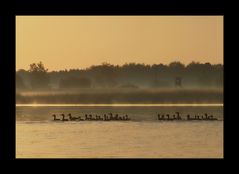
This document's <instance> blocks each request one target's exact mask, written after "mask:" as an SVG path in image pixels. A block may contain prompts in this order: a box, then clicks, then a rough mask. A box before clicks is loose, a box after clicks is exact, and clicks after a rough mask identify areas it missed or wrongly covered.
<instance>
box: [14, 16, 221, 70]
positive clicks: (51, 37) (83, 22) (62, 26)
mask: <svg viewBox="0 0 239 174" xmlns="http://www.w3.org/2000/svg"><path fill="white" fill-rule="evenodd" d="M39 61H42V62H43V63H44V64H45V66H46V67H47V68H48V69H49V71H52V70H60V69H70V68H86V67H90V66H91V65H98V64H101V63H102V62H108V63H111V64H119V65H122V64H124V63H129V62H136V63H145V64H154V63H156V64H158V63H164V64H168V63H170V62H171V61H181V62H182V63H185V64H188V63H190V62H191V61H199V62H203V63H204V62H210V63H213V64H214V63H223V17H222V16H17V17H16V69H17V70H18V69H28V68H29V64H31V63H34V62H39Z"/></svg>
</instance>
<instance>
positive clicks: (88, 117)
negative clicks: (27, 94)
mask: <svg viewBox="0 0 239 174" xmlns="http://www.w3.org/2000/svg"><path fill="white" fill-rule="evenodd" d="M67 116H68V118H66V116H65V114H61V119H60V118H57V116H56V115H55V114H53V115H52V117H53V121H129V120H131V119H130V118H129V117H128V115H127V114H126V115H125V116H119V115H118V114H115V115H114V116H113V114H112V113H109V114H104V116H103V117H101V116H100V115H95V117H93V116H92V115H91V114H85V116H84V117H83V118H82V117H81V116H79V117H73V116H72V115H71V113H69V114H68V115H67ZM158 120H160V121H173V120H185V119H183V118H182V117H181V116H180V114H179V112H176V114H174V115H172V116H170V115H169V114H158ZM186 120H206V121H213V120H218V119H217V118H214V117H213V115H208V114H207V113H205V114H204V115H201V116H199V115H195V116H194V117H191V116H190V115H189V114H188V115H187V119H186Z"/></svg>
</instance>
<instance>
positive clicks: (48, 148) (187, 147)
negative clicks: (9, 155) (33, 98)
mask: <svg viewBox="0 0 239 174" xmlns="http://www.w3.org/2000/svg"><path fill="white" fill-rule="evenodd" d="M109 112H112V113H113V114H116V113H117V114H119V115H125V114H128V116H129V117H130V118H131V119H132V121H128V122H122V121H112V122H104V121H102V122H97V121H84V122H60V123H56V122H54V121H52V117H51V115H52V114H56V115H58V114H61V113H65V114H68V113H71V114H72V115H73V116H83V115H84V114H92V115H95V114H97V115H102V114H105V113H109ZM175 112H180V114H181V116H182V117H183V118H184V117H185V116H186V115H187V114H191V115H195V114H204V113H208V114H213V116H214V117H216V118H218V119H219V120H223V107H222V106H208V107H207V106H203V107H202V106H194V107H191V106H178V107H175V106H164V107H162V106H147V107H144V106H137V107H135V106H57V107H56V106H40V107H39V106H35V107H30V106H19V107H16V120H17V122H16V157H17V158H28V157H31V158H32V157H33V158H42V157H43V158H223V121H173V122H167V121H158V120H157V114H158V113H159V114H166V113H168V114H175Z"/></svg>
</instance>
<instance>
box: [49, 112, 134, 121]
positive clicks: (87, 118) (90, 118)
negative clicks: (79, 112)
mask: <svg viewBox="0 0 239 174" xmlns="http://www.w3.org/2000/svg"><path fill="white" fill-rule="evenodd" d="M52 116H53V120H54V121H129V120H131V119H130V118H129V117H128V115H127V114H126V115H125V116H122V117H121V116H119V115H118V114H115V116H113V114H112V113H109V115H107V114H104V116H103V117H101V116H100V115H95V117H93V116H92V115H91V114H89V115H88V114H85V117H84V118H81V116H79V117H73V116H72V115H71V113H69V114H68V118H66V116H65V114H61V116H62V118H61V119H60V118H57V117H56V115H55V114H53V115H52Z"/></svg>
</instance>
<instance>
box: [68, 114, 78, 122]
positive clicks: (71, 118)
mask: <svg viewBox="0 0 239 174" xmlns="http://www.w3.org/2000/svg"><path fill="white" fill-rule="evenodd" d="M68 116H69V118H70V120H71V121H74V120H77V119H78V118H77V117H72V116H71V113H69V114H68Z"/></svg>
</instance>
